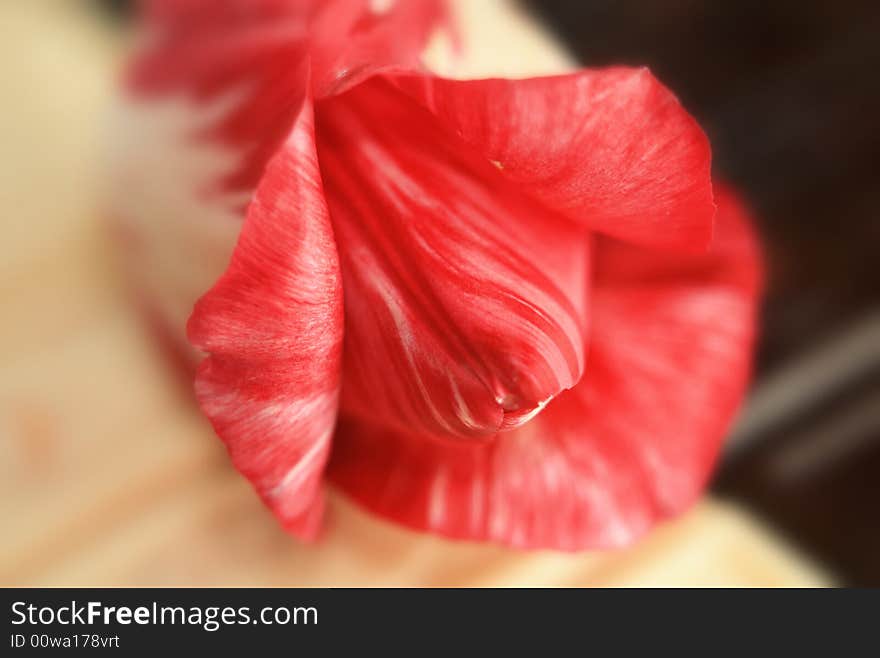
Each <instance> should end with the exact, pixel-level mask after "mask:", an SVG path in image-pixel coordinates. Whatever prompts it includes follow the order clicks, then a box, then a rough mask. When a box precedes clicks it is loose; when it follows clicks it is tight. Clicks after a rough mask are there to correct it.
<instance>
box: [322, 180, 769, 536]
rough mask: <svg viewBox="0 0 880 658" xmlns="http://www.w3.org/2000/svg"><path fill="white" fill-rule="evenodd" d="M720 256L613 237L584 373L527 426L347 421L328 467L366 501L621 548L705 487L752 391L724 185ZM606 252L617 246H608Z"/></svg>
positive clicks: (745, 275) (457, 525)
mask: <svg viewBox="0 0 880 658" xmlns="http://www.w3.org/2000/svg"><path fill="white" fill-rule="evenodd" d="M718 204H719V214H718V226H717V235H716V240H715V242H714V244H713V249H712V250H711V252H710V253H709V254H705V255H702V256H694V257H688V258H684V257H674V256H669V255H658V254H656V253H652V252H648V251H645V250H641V249H638V248H635V247H630V246H626V245H622V244H620V243H613V242H612V241H610V240H609V241H601V242H600V243H599V244H598V245H597V246H596V251H597V259H598V263H597V266H596V270H597V283H596V286H597V287H596V289H595V292H594V299H593V305H594V310H593V313H594V315H593V330H592V332H591V352H590V357H589V361H588V365H587V371H586V373H585V375H584V379H583V380H582V382H581V383H580V384H579V385H578V386H577V387H575V388H574V389H573V390H571V391H569V392H567V393H565V394H563V395H562V396H560V397H559V398H558V399H557V400H555V401H554V402H552V403H551V404H550V405H549V407H548V408H547V409H546V410H545V411H544V412H543V413H542V414H540V415H539V416H537V417H536V418H535V419H534V420H532V421H531V422H530V423H528V424H526V425H524V426H522V427H520V428H518V429H515V430H513V431H510V432H502V433H499V434H498V435H497V436H496V437H494V438H493V439H492V440H490V441H483V442H479V443H467V442H461V441H459V442H455V441H449V440H442V439H436V440H427V439H426V437H424V436H419V435H417V434H415V433H407V432H402V431H397V432H395V431H390V430H387V429H381V428H380V427H379V426H377V425H376V424H370V423H368V422H364V421H359V420H355V419H346V420H344V421H343V422H342V423H341V424H340V428H339V430H338V432H337V436H336V442H335V444H334V452H333V460H332V462H331V467H330V471H329V473H330V477H331V478H332V480H333V481H334V482H336V483H337V484H338V485H339V486H341V487H342V488H343V489H344V490H345V491H346V492H347V493H348V494H349V495H350V496H352V497H353V498H354V499H355V500H357V501H358V502H359V503H361V504H362V505H364V506H365V507H367V508H368V509H370V510H373V511H374V512H377V513H379V514H381V515H383V516H387V517H389V518H391V519H393V520H395V521H398V522H400V523H403V524H405V525H407V526H410V527H413V528H416V529H419V530H430V531H433V532H437V533H440V534H443V535H446V536H448V537H453V538H458V539H473V540H491V541H496V542H501V543H504V544H509V545H512V546H516V547H521V548H555V549H566V550H579V549H587V548H605V547H613V546H622V545H625V544H628V543H630V542H632V541H633V540H634V539H635V538H637V537H638V536H640V535H641V534H642V533H644V532H645V531H646V530H647V529H648V528H650V527H651V526H652V525H653V524H654V523H655V522H656V521H657V520H659V519H662V518H665V517H667V516H669V515H672V514H676V513H678V512H680V511H682V510H683V509H685V508H686V507H687V506H688V505H689V504H690V503H692V502H693V501H694V499H695V498H696V497H697V495H698V494H699V492H700V490H701V489H702V487H703V486H704V484H705V482H706V479H707V477H708V475H709V472H710V470H711V467H712V464H713V462H714V460H715V457H716V455H717V452H718V447H719V444H720V442H721V440H722V438H723V437H724V434H725V432H726V430H727V428H728V426H729V424H730V421H731V418H732V416H733V414H734V412H735V410H736V408H737V406H738V404H739V402H740V400H741V398H742V395H743V391H744V389H745V386H746V382H747V379H748V371H749V362H750V355H751V346H752V340H753V334H754V315H755V306H756V290H757V285H758V282H759V268H758V254H757V250H756V246H755V242H754V240H753V238H752V236H751V233H750V231H749V228H748V225H747V221H746V217H745V215H744V214H743V210H742V208H741V206H740V205H739V204H738V203H737V202H736V200H735V199H734V198H733V197H732V196H731V195H730V194H729V193H728V192H726V191H720V192H719V194H718ZM606 252H607V257H606Z"/></svg>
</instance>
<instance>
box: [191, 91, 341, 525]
mask: <svg viewBox="0 0 880 658" xmlns="http://www.w3.org/2000/svg"><path fill="white" fill-rule="evenodd" d="M342 318H343V313H342V289H341V278H340V275H339V264H338V259H337V256H336V248H335V243H334V240H333V234H332V229H331V227H330V220H329V216H328V213H327V207H326V204H325V202H324V197H323V192H322V189H321V183H320V173H319V170H318V163H317V159H316V153H315V146H314V132H313V119H312V112H311V106H310V104H308V103H306V104H304V106H303V109H302V111H301V113H300V116H299V118H298V120H297V122H296V124H295V127H294V129H293V131H292V133H291V135H290V136H289V138H288V139H287V141H286V142H285V143H284V145H283V147H282V148H281V150H280V151H279V152H278V154H277V155H276V156H275V157H274V158H273V160H272V161H271V162H270V164H269V165H268V167H267V170H266V173H265V176H264V177H263V179H262V181H261V182H260V185H259V187H258V188H257V191H256V194H255V196H254V199H253V201H252V203H251V204H250V206H249V208H248V213H247V218H246V219H245V222H244V226H243V228H242V231H241V235H240V236H239V240H238V244H237V245H236V247H235V251H234V252H233V255H232V260H231V262H230V264H229V268H228V269H227V271H226V273H225V274H223V276H222V277H221V278H220V280H219V281H218V282H217V284H216V285H215V286H214V287H213V288H212V289H211V290H210V291H209V292H208V293H207V294H206V295H205V296H204V297H202V298H201V299H200V300H199V301H198V303H197V304H196V307H195V310H194V312H193V315H192V317H191V318H190V321H189V325H188V333H189V338H190V340H191V341H192V343H193V344H194V345H195V346H196V347H198V348H199V349H202V350H204V351H206V352H208V353H209V356H208V357H207V358H206V359H205V360H204V361H203V362H202V364H201V365H200V367H199V371H198V375H197V379H196V394H197V396H198V398H199V402H200V404H201V407H202V410H203V411H204V412H205V414H206V415H207V416H208V418H209V419H210V421H211V423H212V425H213V426H214V429H215V430H216V432H217V434H218V435H219V436H220V438H222V439H223V441H224V442H225V443H226V445H227V448H228V449H229V453H230V455H231V457H232V461H233V463H234V464H235V466H236V467H237V468H238V469H239V470H240V471H241V472H242V473H243V474H244V475H245V476H247V477H248V479H250V480H251V482H252V483H253V485H254V487H255V488H256V490H257V491H258V493H259V494H260V496H261V497H262V498H263V500H264V501H265V502H266V504H267V505H268V506H269V507H271V508H272V509H273V510H274V512H275V513H276V514H277V515H278V516H279V517H280V518H281V520H282V522H283V523H284V524H285V526H286V527H287V528H288V529H289V530H290V531H291V532H293V533H295V534H297V535H300V536H302V537H306V538H308V537H311V536H313V535H314V533H315V532H316V531H317V529H318V524H319V522H320V518H321V506H322V504H323V498H322V496H321V477H322V474H323V470H324V464H325V462H326V459H327V455H328V453H329V448H330V440H331V435H332V432H333V427H334V423H335V420H336V411H337V405H338V392H339V376H340V370H341V348H342Z"/></svg>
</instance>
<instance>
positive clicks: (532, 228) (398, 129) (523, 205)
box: [318, 78, 589, 436]
mask: <svg viewBox="0 0 880 658" xmlns="http://www.w3.org/2000/svg"><path fill="white" fill-rule="evenodd" d="M318 150H319V156H320V162H321V169H322V173H323V177H324V183H325V188H326V194H327V200H328V204H329V208H330V213H331V216H332V219H333V224H334V230H335V232H336V235H337V238H338V241H339V248H340V259H341V263H342V273H343V277H344V282H345V286H344V287H345V299H346V302H345V303H346V330H345V341H346V343H345V388H344V391H343V397H344V402H343V405H344V407H345V408H346V409H347V410H348V411H349V412H351V413H356V414H359V415H361V416H364V417H368V418H371V419H373V420H375V421H377V422H381V423H384V424H387V425H389V426H396V427H401V428H413V429H418V430H421V431H423V432H426V433H432V434H442V435H450V434H451V435H461V436H480V435H487V434H489V435H491V434H493V433H494V432H495V431H497V430H498V429H499V428H506V427H511V426H515V425H517V424H519V423H521V422H523V421H524V420H525V419H527V418H528V417H529V416H530V415H531V414H533V413H536V412H537V411H539V410H540V409H541V407H542V406H543V405H544V404H546V402H547V401H548V400H549V399H550V398H551V397H553V396H555V395H557V394H559V393H560V392H561V391H563V390H565V389H567V388H570V387H571V386H573V385H574V384H575V383H576V382H577V381H578V380H579V379H580V375H581V370H582V367H583V345H584V337H583V326H584V319H585V318H584V316H585V309H584V307H585V302H586V295H587V279H588V277H587V267H588V258H589V252H588V242H587V237H586V235H585V234H584V231H583V230H582V229H580V228H579V227H577V226H574V225H571V224H570V223H568V222H565V221H564V220H562V219H561V218H558V217H556V216H555V215H553V214H551V213H548V212H547V211H546V210H544V209H543V208H542V207H540V206H538V205H537V204H535V203H533V202H531V201H530V200H529V199H527V198H526V197H524V196H522V195H521V194H520V193H519V192H518V191H517V190H516V188H515V187H514V186H512V185H510V184H509V183H508V182H507V181H505V180H504V178H503V177H502V176H500V174H499V172H498V171H497V169H496V168H495V167H493V166H492V165H491V164H489V163H488V162H487V161H486V160H485V159H483V158H480V157H477V156H475V154H473V153H472V152H471V151H470V149H468V148H467V147H466V145H464V144H462V143H461V142H460V141H458V140H457V138H456V136H455V135H454V134H451V133H448V132H446V131H445V130H443V128H442V126H441V125H440V124H439V123H438V122H437V121H436V120H435V119H434V117H432V116H431V115H430V114H429V113H428V112H426V111H425V110H424V109H423V108H421V107H419V106H418V105H417V104H415V103H414V102H413V101H411V100H410V99H408V98H407V97H405V96H404V95H403V94H401V93H400V92H399V91H397V90H395V89H394V88H393V87H391V86H390V85H388V84H387V83H386V82H385V81H383V80H381V79H379V78H374V79H372V80H370V81H368V82H366V83H364V84H362V85H360V86H358V87H356V88H354V89H353V90H351V91H349V92H348V93H346V94H344V95H342V96H337V97H334V98H333V99H330V100H325V101H323V102H322V103H321V104H319V123H318Z"/></svg>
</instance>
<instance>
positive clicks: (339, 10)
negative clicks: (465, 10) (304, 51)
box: [311, 0, 451, 98]
mask: <svg viewBox="0 0 880 658" xmlns="http://www.w3.org/2000/svg"><path fill="white" fill-rule="evenodd" d="M443 28H446V29H451V18H450V15H449V13H448V7H447V3H446V0H384V1H381V2H377V0H330V1H329V2H327V3H326V5H324V6H323V7H322V9H321V11H320V12H318V14H317V16H316V18H315V20H314V21H313V23H312V25H311V35H312V36H311V38H312V44H313V47H312V53H311V56H312V65H313V69H314V71H315V93H316V97H318V98H320V97H322V96H324V95H327V94H338V93H341V92H344V91H346V90H347V89H350V88H351V87H353V86H354V85H356V84H358V83H360V82H362V81H364V80H365V79H367V78H368V77H369V76H371V75H374V74H375V73H376V72H378V71H381V70H383V69H388V68H405V69H419V68H421V63H420V61H421V55H422V51H423V50H424V49H425V46H426V45H427V43H428V40H429V39H430V37H431V36H432V35H433V34H434V32H435V31H436V30H438V29H443Z"/></svg>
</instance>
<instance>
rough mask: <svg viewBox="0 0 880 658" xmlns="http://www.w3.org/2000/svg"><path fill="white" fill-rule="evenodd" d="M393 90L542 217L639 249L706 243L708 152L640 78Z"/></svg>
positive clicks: (410, 80)
mask: <svg viewBox="0 0 880 658" xmlns="http://www.w3.org/2000/svg"><path fill="white" fill-rule="evenodd" d="M397 84H398V85H399V86H400V87H401V88H403V89H405V90H406V91H407V92H408V93H409V94H411V95H412V96H413V97H415V98H417V99H419V100H420V102H422V103H424V104H425V105H426V106H427V107H429V108H430V109H431V111H432V112H434V113H436V114H437V115H438V116H439V117H441V118H442V119H443V120H444V121H446V122H448V123H449V125H451V126H452V127H453V128H454V129H455V130H456V131H457V132H458V133H459V134H460V135H461V136H462V137H463V138H464V140H465V141H467V142H469V143H470V144H472V145H473V146H475V147H476V148H477V149H478V150H479V151H480V152H481V153H482V154H483V155H484V156H485V157H486V158H488V159H490V160H492V161H494V162H495V163H496V164H497V165H498V167H499V168H501V169H502V170H503V171H504V173H505V174H506V175H507V176H508V177H509V178H510V179H511V180H512V181H515V182H516V183H517V184H519V185H521V186H523V188H524V189H526V190H527V191H528V192H529V193H530V194H531V195H533V196H534V197H535V198H536V199H538V200H539V201H541V202H542V203H544V204H545V205H546V206H547V207H549V208H552V209H554V210H557V211H559V212H562V213H564V214H565V215H566V216H568V217H569V218H571V219H573V220H575V221H578V222H580V223H582V224H583V225H585V226H588V227H590V228H591V229H593V230H596V231H601V232H603V233H606V234H608V235H611V236H614V237H617V238H621V239H624V240H628V241H633V242H636V243H639V244H644V245H653V246H658V247H685V248H691V249H694V248H696V249H700V248H705V247H706V245H707V244H708V243H709V240H710V238H711V230H712V217H713V215H714V206H713V204H712V189H711V182H710V176H709V164H710V157H711V153H710V149H709V143H708V141H707V139H706V137H705V135H704V134H703V132H702V131H701V130H700V127H699V126H698V125H697V123H696V122H695V121H694V120H693V118H691V117H690V115H688V114H687V112H686V111H685V110H684V109H682V107H681V105H680V104H679V102H678V100H677V99H676V98H675V96H673V95H672V93H670V92H669V90H667V89H666V88H665V87H663V86H662V85H661V84H660V83H659V82H658V81H657V80H656V79H655V78H654V77H653V76H652V75H651V74H650V73H649V72H648V71H647V70H646V69H626V68H611V69H602V70H582V71H580V72H577V73H573V74H570V75H563V76H558V77H548V78H535V79H530V80H519V81H515V80H476V81H466V82H460V81H454V80H444V79H440V78H431V77H425V76H414V75H402V76H400V77H398V78H397Z"/></svg>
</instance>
